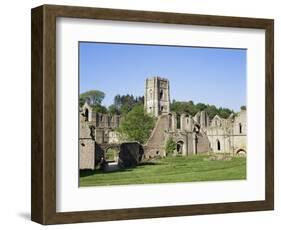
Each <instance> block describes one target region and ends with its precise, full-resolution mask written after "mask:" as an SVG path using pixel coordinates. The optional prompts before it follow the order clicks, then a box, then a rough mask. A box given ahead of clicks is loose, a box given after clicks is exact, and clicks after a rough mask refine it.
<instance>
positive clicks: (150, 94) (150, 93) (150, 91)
mask: <svg viewBox="0 0 281 230" xmlns="http://www.w3.org/2000/svg"><path fill="white" fill-rule="evenodd" d="M152 96H153V95H152V89H150V90H149V97H150V99H152Z"/></svg>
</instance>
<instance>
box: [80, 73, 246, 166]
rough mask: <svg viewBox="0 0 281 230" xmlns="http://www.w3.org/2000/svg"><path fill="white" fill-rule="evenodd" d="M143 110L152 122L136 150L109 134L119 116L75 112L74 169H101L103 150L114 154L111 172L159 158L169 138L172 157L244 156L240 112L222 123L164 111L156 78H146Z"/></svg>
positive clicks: (162, 85) (165, 85)
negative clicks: (77, 119) (77, 131)
mask: <svg viewBox="0 0 281 230" xmlns="http://www.w3.org/2000/svg"><path fill="white" fill-rule="evenodd" d="M144 108H145V110H146V111H147V113H149V114H151V115H152V116H154V117H155V118H157V121H156V124H155V127H154V129H153V131H152V133H151V135H150V137H149V139H148V141H147V143H145V144H144V145H141V144H139V143H138V142H124V141H123V142H122V141H121V139H120V138H119V135H118V133H117V132H116V131H115V129H116V128H118V127H119V125H120V120H121V116H120V115H112V116H111V115H109V114H101V113H97V112H94V111H93V109H92V107H91V106H90V105H88V104H87V102H86V103H85V104H84V105H83V107H82V108H81V110H80V136H79V155H80V156H79V158H80V165H79V168H80V169H95V168H97V167H100V166H101V165H103V166H104V165H107V164H108V163H110V162H106V160H105V159H106V157H105V156H106V154H107V151H108V150H109V149H116V152H117V154H116V156H114V160H113V161H114V163H115V165H116V167H117V166H118V167H130V166H135V165H137V164H138V163H139V162H141V161H143V160H146V159H154V158H157V157H165V156H166V152H165V145H166V142H167V141H168V140H169V139H172V140H173V141H174V142H175V143H176V149H175V151H174V153H173V155H182V156H189V155H193V154H200V153H210V152H213V153H229V154H233V155H235V154H239V155H245V154H246V151H247V149H246V146H247V112H246V110H241V111H240V112H239V113H237V114H236V115H234V114H231V115H230V116H229V117H228V118H227V119H224V118H221V117H220V116H218V115H216V116H215V117H213V119H210V118H209V116H208V114H207V112H206V111H199V112H198V113H197V114H196V115H195V116H191V115H189V114H176V113H174V112H171V111H170V86H169V81H168V80H167V79H165V78H160V77H153V78H150V79H146V82H145V95H144ZM111 163H112V162H111Z"/></svg>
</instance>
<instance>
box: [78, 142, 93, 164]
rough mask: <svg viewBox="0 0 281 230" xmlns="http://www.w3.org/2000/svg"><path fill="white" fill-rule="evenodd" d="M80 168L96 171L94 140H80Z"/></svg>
mask: <svg viewBox="0 0 281 230" xmlns="http://www.w3.org/2000/svg"><path fill="white" fill-rule="evenodd" d="M79 168H80V169H95V142H94V141H93V140H92V139H80V140H79Z"/></svg>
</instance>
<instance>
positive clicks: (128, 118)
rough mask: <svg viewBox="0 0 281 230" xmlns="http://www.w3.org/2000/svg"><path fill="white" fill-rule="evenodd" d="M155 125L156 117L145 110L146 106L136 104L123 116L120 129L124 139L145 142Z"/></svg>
mask: <svg viewBox="0 0 281 230" xmlns="http://www.w3.org/2000/svg"><path fill="white" fill-rule="evenodd" d="M154 125H155V119H154V118H153V117H152V116H150V115H149V114H147V113H146V112H145V111H144V106H143V105H135V106H134V107H133V109H132V110H131V111H130V112H128V114H126V115H125V116H123V117H122V119H121V124H120V127H119V129H118V131H119V133H120V134H121V135H122V136H123V139H126V140H128V141H138V142H140V143H141V144H144V143H145V142H146V141H147V140H148V138H149V136H150V134H151V131H152V130H153V128H154Z"/></svg>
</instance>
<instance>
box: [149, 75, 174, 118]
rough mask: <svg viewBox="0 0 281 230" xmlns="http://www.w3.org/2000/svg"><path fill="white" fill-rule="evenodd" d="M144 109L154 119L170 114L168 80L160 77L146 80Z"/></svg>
mask: <svg viewBox="0 0 281 230" xmlns="http://www.w3.org/2000/svg"><path fill="white" fill-rule="evenodd" d="M144 108H145V110H146V111H147V112H148V113H150V114H152V115H153V116H155V117H157V116H159V115H161V114H168V113H169V112H170V85H169V81H168V79H165V78H160V77H152V78H149V79H146V81H145V93H144Z"/></svg>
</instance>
